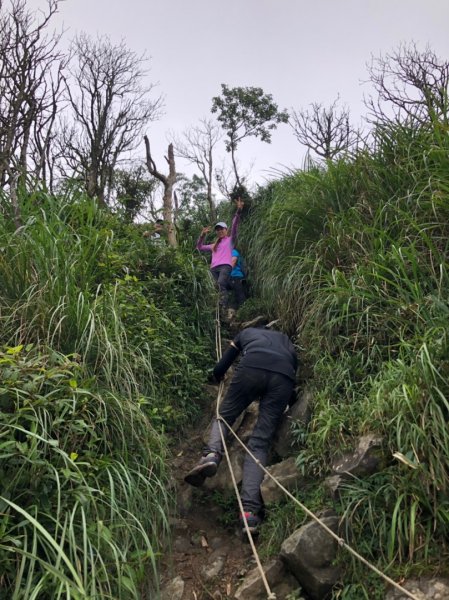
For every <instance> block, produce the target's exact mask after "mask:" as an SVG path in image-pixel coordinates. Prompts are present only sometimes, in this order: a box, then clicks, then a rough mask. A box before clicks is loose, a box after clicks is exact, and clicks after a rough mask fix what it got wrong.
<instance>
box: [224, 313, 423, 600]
mask: <svg viewBox="0 0 449 600" xmlns="http://www.w3.org/2000/svg"><path fill="white" fill-rule="evenodd" d="M215 341H216V351H217V359H218V360H220V358H221V331H220V315H219V306H218V305H217V317H216V327H215ZM223 389H224V384H223V382H221V383H220V385H219V388H218V395H217V408H216V418H217V421H218V422H219V423H220V421H221V422H223V423H224V424H225V426H226V427H227V428H228V430H229V431H230V432H231V433H232V435H233V436H234V437H235V439H236V440H237V441H238V443H239V444H240V445H241V446H242V448H243V449H244V450H245V452H247V453H248V454H249V456H251V458H252V459H253V460H254V462H255V463H256V464H257V465H259V467H260V468H261V469H262V470H263V472H264V473H265V474H266V475H268V477H269V478H270V479H271V480H272V481H274V483H275V484H276V485H277V486H278V487H279V488H280V489H281V490H282V491H283V492H284V493H285V494H286V495H287V496H288V497H289V498H291V499H292V500H293V501H294V502H296V504H297V505H298V506H299V507H300V508H301V509H302V510H303V511H304V512H305V513H306V515H308V516H309V517H310V518H311V519H313V520H314V521H315V522H316V523H318V525H320V527H322V528H323V529H324V530H325V531H326V532H327V533H328V534H329V535H330V536H331V537H332V538H333V539H335V540H336V541H337V543H338V545H339V546H340V547H342V548H345V549H346V550H347V551H348V552H349V553H350V554H352V555H353V556H354V557H355V558H357V559H358V560H359V561H360V562H362V563H363V564H364V565H366V566H367V567H368V568H369V569H371V570H372V571H374V573H376V574H377V575H379V577H381V578H382V579H384V580H385V581H386V582H387V583H389V584H390V585H392V586H393V587H395V588H396V589H397V590H399V591H400V592H401V593H403V594H405V595H406V596H408V597H409V598H411V599H412V600H421V599H420V598H418V597H417V596H415V595H414V594H412V593H411V592H409V591H408V590H406V589H405V588H404V587H402V586H401V585H399V583H396V582H395V581H394V580H393V579H391V577H388V575H385V573H383V572H382V571H380V570H379V569H378V568H377V567H376V566H375V565H373V564H371V563H370V562H369V561H368V560H367V559H366V558H364V557H363V556H362V555H361V554H359V553H358V552H357V551H356V550H354V549H353V548H352V547H351V546H349V544H347V543H346V542H345V540H344V539H343V538H341V537H339V536H338V535H337V534H335V533H334V532H333V531H332V529H330V528H329V527H328V526H327V525H326V524H325V523H324V522H323V521H322V520H321V519H320V518H319V517H317V516H316V515H315V514H314V513H313V512H312V511H311V510H309V509H308V508H307V507H306V506H305V505H304V504H302V502H300V501H299V500H298V499H297V498H295V497H294V496H293V494H291V493H290V492H289V491H288V490H287V489H286V488H285V487H284V486H283V485H282V484H281V483H280V482H279V481H278V480H277V478H276V477H275V476H274V475H272V474H271V473H270V472H269V471H268V470H267V469H266V468H265V467H264V465H262V463H261V462H260V460H258V459H257V458H256V457H255V456H254V454H253V453H252V452H251V450H250V449H249V448H248V447H247V446H246V445H245V444H244V443H243V442H242V440H241V439H240V438H239V436H238V435H237V434H236V432H235V431H234V430H233V429H232V427H231V426H230V425H229V424H228V423H227V422H226V421H225V420H224V419H223V417H222V416H221V415H220V413H219V408H220V404H221V398H222V395H223ZM219 430H220V435H221V440H222V444H223V448H224V453H225V456H226V460H227V463H228V468H229V472H230V474H231V478H232V483H233V486H234V490H235V494H236V497H237V501H238V504H239V509H240V511H241V513H242V515H243V512H244V511H243V505H242V500H241V498H240V494H239V491H238V486H237V482H236V479H235V475H234V471H233V469H232V465H231V459H230V457H229V452H228V448H227V446H226V440H225V436H224V434H223V431H222V428H221V427H220V426H219ZM243 521H244V523H245V530H246V534H247V536H248V539H249V541H250V544H251V549H252V551H253V554H254V558H255V560H256V563H257V567H258V568H259V570H260V573H261V577H262V581H263V584H264V586H265V589H266V591H267V600H276V594H274V593H273V592H271V590H270V587H269V584H268V581H267V579H266V576H265V573H264V570H263V567H262V564H261V562H260V559H259V555H258V553H257V550H256V546H255V544H254V540H253V537H252V535H251V532H250V530H249V527H248V523H247V522H246V519H245V518H243Z"/></svg>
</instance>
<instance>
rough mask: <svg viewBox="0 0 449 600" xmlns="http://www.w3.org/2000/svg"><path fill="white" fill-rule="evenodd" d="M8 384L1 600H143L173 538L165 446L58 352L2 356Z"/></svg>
mask: <svg viewBox="0 0 449 600" xmlns="http://www.w3.org/2000/svg"><path fill="white" fill-rule="evenodd" d="M0 386H1V387H0V410H1V420H2V435H1V442H0V475H1V480H2V482H3V485H2V493H1V496H0V507H1V508H0V511H1V514H2V518H1V529H2V536H1V543H0V564H1V571H2V579H1V583H0V590H1V593H0V595H1V596H2V597H9V598H30V597H32V596H33V594H34V595H35V594H36V593H38V592H39V597H42V598H44V597H45V598H57V597H59V596H60V595H64V597H70V598H86V597H101V598H136V597H138V594H139V588H140V586H141V583H142V581H143V579H144V577H145V576H146V577H148V578H149V579H150V580H152V581H153V583H154V582H156V581H157V569H156V563H157V556H158V551H159V549H160V547H161V546H160V542H163V540H164V537H165V536H166V534H167V531H168V524H167V511H168V506H169V499H168V496H167V475H166V473H165V467H164V456H165V449H164V442H163V440H162V439H161V438H160V436H159V435H158V434H157V433H156V431H155V430H154V428H152V427H151V425H150V423H149V421H148V419H147V417H146V416H145V414H144V412H143V411H142V408H141V407H140V406H139V404H138V403H137V402H133V401H131V400H130V399H128V398H126V397H120V396H116V395H114V394H112V393H111V392H110V391H108V390H96V391H94V390H92V382H91V381H90V380H89V379H88V378H86V377H85V373H84V370H83V368H82V367H81V366H80V364H79V363H78V361H77V360H76V359H75V358H74V357H67V356H63V355H61V354H58V353H56V352H54V351H52V350H50V349H45V348H36V347H28V348H23V347H21V346H18V347H14V348H7V349H6V350H5V351H3V352H0ZM89 388H90V389H89ZM159 538H160V541H159Z"/></svg>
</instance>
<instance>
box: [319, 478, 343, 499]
mask: <svg viewBox="0 0 449 600" xmlns="http://www.w3.org/2000/svg"><path fill="white" fill-rule="evenodd" d="M347 480H348V476H347V475H346V476H345V475H331V476H330V477H326V479H325V480H324V487H325V489H326V491H327V492H328V494H329V496H330V497H331V498H336V497H337V496H338V494H339V492H340V488H341V484H342V483H343V482H344V481H347Z"/></svg>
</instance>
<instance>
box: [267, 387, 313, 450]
mask: <svg viewBox="0 0 449 600" xmlns="http://www.w3.org/2000/svg"><path fill="white" fill-rule="evenodd" d="M311 404H312V393H311V392H310V391H309V390H307V389H305V390H304V391H303V393H302V394H301V396H300V397H299V398H298V400H297V401H296V402H295V404H293V406H291V407H290V408H289V410H288V412H287V413H286V414H285V415H284V416H283V417H282V421H281V423H280V425H279V427H278V429H277V431H276V434H275V437H274V440H273V450H274V451H275V452H276V454H278V455H279V456H280V457H282V458H285V457H287V456H291V455H292V453H293V452H294V450H297V449H299V447H300V444H299V443H298V442H297V441H296V440H295V438H294V436H293V433H292V424H293V423H300V424H301V425H302V426H303V427H306V426H307V425H308V423H309V421H310V419H311V416H312V410H311Z"/></svg>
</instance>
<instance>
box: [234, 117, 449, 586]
mask: <svg viewBox="0 0 449 600" xmlns="http://www.w3.org/2000/svg"><path fill="white" fill-rule="evenodd" d="M448 156H449V154H448V143H447V136H446V133H445V127H444V126H443V125H442V124H441V122H439V121H438V120H434V121H433V122H432V126H429V125H428V124H427V125H426V126H421V127H417V126H406V125H403V124H402V125H400V124H393V123H391V124H390V125H389V126H388V127H381V128H379V129H378V130H377V131H376V132H375V138H374V144H373V147H372V149H370V150H367V151H364V152H359V153H358V154H357V155H356V156H355V157H349V158H347V159H344V160H343V159H342V160H340V161H338V162H333V163H328V164H326V165H325V167H323V166H316V167H312V168H311V169H309V170H308V171H306V172H298V173H292V174H291V175H287V176H285V177H284V178H283V179H281V180H279V181H276V182H273V183H272V184H270V185H269V186H267V187H266V188H264V189H263V190H261V191H260V193H259V195H258V197H257V198H256V200H255V201H254V202H253V206H252V212H251V215H250V218H249V219H248V220H247V225H246V229H245V239H248V240H251V242H250V243H249V244H248V245H247V246H246V255H247V258H248V260H249V261H250V265H251V273H252V275H253V279H254V283H255V284H256V286H257V291H258V294H259V295H260V299H261V301H262V303H263V304H265V305H266V306H267V307H270V310H271V312H272V314H273V315H276V316H278V315H282V322H283V326H284V328H285V329H286V330H287V331H289V332H290V333H291V334H292V335H295V336H296V338H297V342H298V346H299V347H300V348H301V359H302V362H303V365H304V367H305V368H306V370H307V371H308V372H311V373H312V377H311V380H310V381H309V385H311V386H312V387H313V390H314V398H315V400H314V406H313V417H312V422H311V423H310V427H309V430H308V432H307V435H306V436H304V435H303V432H301V431H298V435H299V436H301V437H302V438H303V439H304V440H305V444H304V448H303V450H302V451H301V452H300V454H299V455H298V456H297V462H298V465H300V466H301V468H302V469H303V471H304V473H305V474H306V475H307V476H309V477H313V478H315V481H320V482H321V483H322V478H323V477H324V476H325V475H326V474H327V473H328V472H329V466H330V464H331V460H332V458H333V457H334V456H335V454H336V452H337V451H338V452H341V451H342V450H344V449H345V448H351V447H353V446H354V444H355V441H356V439H357V436H360V435H362V434H365V433H368V432H369V433H375V434H381V435H382V438H383V440H384V453H385V457H386V461H385V468H384V469H383V470H382V471H380V472H379V473H377V474H375V475H372V476H371V477H369V478H367V479H363V480H362V479H361V480H358V479H353V480H351V481H350V482H349V483H348V484H346V486H345V489H344V490H343V492H342V493H341V495H340V498H339V500H338V502H336V507H337V509H338V510H339V512H340V514H341V515H342V516H343V517H344V522H345V524H346V527H347V530H348V532H351V534H350V535H351V538H350V539H351V543H352V544H353V545H354V546H355V547H356V548H358V549H359V551H361V552H362V553H363V554H364V555H365V556H366V558H368V559H369V560H372V561H374V562H375V563H376V564H378V566H380V567H381V568H383V569H384V570H386V571H388V572H389V573H390V574H393V575H396V576H397V575H398V574H402V575H405V574H410V573H411V572H415V573H420V572H422V571H423V570H427V571H429V570H430V571H435V572H439V571H444V570H445V564H446V565H447V555H448V548H447V539H448V534H449V500H448V489H449V475H448V474H449V433H448V427H447V423H448V417H449V401H448V398H449V388H448V383H447V373H448V369H449V346H448V334H449V326H448V313H449V305H448V300H447V299H448V297H449V271H448V260H447V257H448V252H449V247H448V244H449V242H448V239H449V226H448V222H449V221H448V216H449V175H448V174H449V159H448ZM321 483H320V484H319V485H321ZM308 493H309V494H310V498H309V500H312V499H313V498H316V497H317V494H318V496H319V497H320V498H321V501H322V494H321V493H320V492H319V489H317V486H316V485H315V486H314V485H313V484H312V486H311V488H310V490H309V492H308ZM324 502H327V503H329V502H330V500H327V501H326V500H324ZM285 514H286V515H288V514H289V512H288V511H286V512H285ZM302 518H303V517H302V516H301V515H297V517H296V520H297V519H300V520H301V519H302ZM294 520H295V518H294ZM284 525H285V524H284ZM291 525H292V523H291V521H290V526H291ZM278 526H279V523H276V527H277V528H278V530H279V527H278ZM359 568H360V566H359V565H357V564H353V565H352V566H351V567H348V571H349V572H347V573H346V576H345V580H346V581H347V582H351V581H352V582H358V583H357V584H351V583H348V584H347V585H346V587H345V588H344V592H343V595H342V596H339V597H345V598H355V597H358V598H360V597H361V595H360V594H362V593H363V594H364V595H365V597H366V598H373V597H375V596H374V593H375V591H374V590H373V589H372V588H370V587H369V585H368V584H367V585H366V586H364V585H363V584H361V583H359V582H360V581H362V579H363V578H364V577H365V575H364V576H363V578H362V576H361V574H360V573H359V572H358V569H359ZM369 581H370V582H371V583H372V580H371V579H370V580H369ZM377 584H378V585H381V582H379V581H377ZM357 594H359V595H357Z"/></svg>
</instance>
